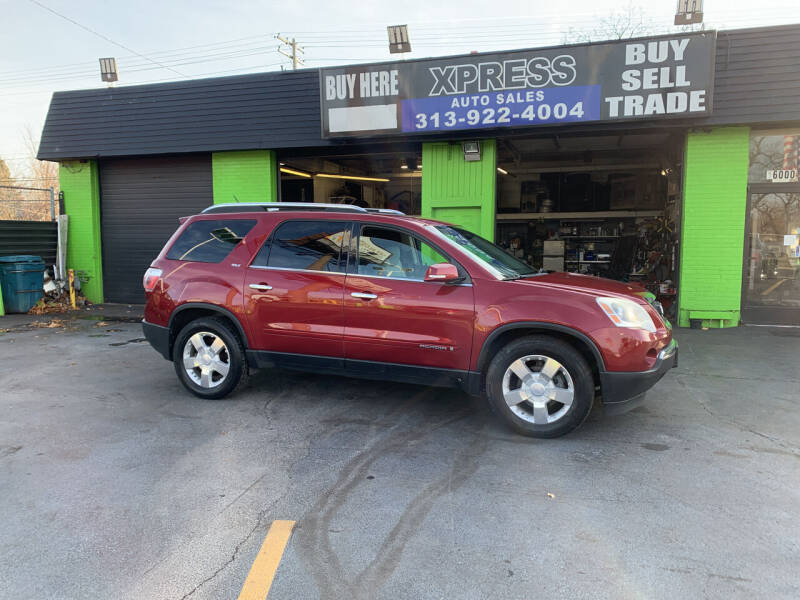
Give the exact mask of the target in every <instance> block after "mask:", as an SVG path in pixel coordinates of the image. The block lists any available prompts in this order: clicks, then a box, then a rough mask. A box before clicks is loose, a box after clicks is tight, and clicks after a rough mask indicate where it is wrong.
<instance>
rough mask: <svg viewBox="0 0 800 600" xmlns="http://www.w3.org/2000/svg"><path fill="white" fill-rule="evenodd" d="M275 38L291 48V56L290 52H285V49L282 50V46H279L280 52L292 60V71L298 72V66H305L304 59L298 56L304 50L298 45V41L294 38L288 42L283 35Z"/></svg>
mask: <svg viewBox="0 0 800 600" xmlns="http://www.w3.org/2000/svg"><path fill="white" fill-rule="evenodd" d="M275 37H276V38H277V39H278V41H280V42H282V43H284V44H286V45H287V46H289V48H291V54H289V53H288V52H284V50H283V48H281V47H280V46H278V52H280V53H281V54H283V55H284V56H285V57H286V58H290V59H292V70H296V69H297V65H300V66H305V63H304V62H303V59H302V58H300V56H298V54H297V53H298V52H300V53H301V54H302V53H303V52H304V50H303V49H302V48H301V47H299V46H298V45H297V40H296V39H294V38H292V39H291V40H287V39H286V38H285V37H283V36H282V35H281V34H278V35H276V36H275Z"/></svg>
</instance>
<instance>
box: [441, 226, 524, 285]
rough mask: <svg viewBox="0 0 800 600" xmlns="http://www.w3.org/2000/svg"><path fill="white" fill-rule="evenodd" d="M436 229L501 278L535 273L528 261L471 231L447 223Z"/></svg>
mask: <svg viewBox="0 0 800 600" xmlns="http://www.w3.org/2000/svg"><path fill="white" fill-rule="evenodd" d="M436 229H437V230H438V231H439V233H441V234H443V235H444V236H445V237H446V238H447V239H449V240H450V241H451V242H453V243H455V244H458V246H459V247H461V249H462V250H465V251H466V252H468V253H469V254H471V255H472V256H473V258H475V259H476V260H477V261H479V262H482V263H483V264H485V265H486V266H487V267H489V269H490V270H492V271H494V272H496V273H498V274H499V276H500V277H502V278H503V279H516V278H517V277H526V276H528V275H535V274H536V273H537V270H536V269H534V268H533V267H531V266H530V265H529V264H528V263H525V262H522V261H521V260H519V259H518V258H514V257H513V256H511V255H510V254H509V253H508V252H506V251H505V250H503V249H502V248H501V247H500V246H497V245H495V244H493V243H492V242H490V241H489V240H486V239H484V238H482V237H481V236H479V235H477V234H474V233H472V232H471V231H467V230H466V229H461V228H460V227H450V226H449V225H437V226H436Z"/></svg>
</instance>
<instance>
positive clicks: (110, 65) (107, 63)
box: [100, 58, 119, 83]
mask: <svg viewBox="0 0 800 600" xmlns="http://www.w3.org/2000/svg"><path fill="white" fill-rule="evenodd" d="M100 79H102V80H103V81H105V82H106V83H114V82H115V81H118V80H119V75H118V73H117V60H116V59H115V58H101V59H100Z"/></svg>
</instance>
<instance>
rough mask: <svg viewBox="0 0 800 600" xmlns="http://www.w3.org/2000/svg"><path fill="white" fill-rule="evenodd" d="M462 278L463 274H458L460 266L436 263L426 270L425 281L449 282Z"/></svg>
mask: <svg viewBox="0 0 800 600" xmlns="http://www.w3.org/2000/svg"><path fill="white" fill-rule="evenodd" d="M460 279H461V275H459V274H458V268H457V267H456V266H455V265H451V264H450V263H436V264H435V265H431V266H430V267H428V270H427V271H425V281H439V282H441V283H448V282H452V281H458V280H460Z"/></svg>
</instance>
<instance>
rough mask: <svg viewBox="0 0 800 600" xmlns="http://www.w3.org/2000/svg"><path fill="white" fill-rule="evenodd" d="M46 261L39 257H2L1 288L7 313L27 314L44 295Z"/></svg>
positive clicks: (0, 268) (0, 266)
mask: <svg viewBox="0 0 800 600" xmlns="http://www.w3.org/2000/svg"><path fill="white" fill-rule="evenodd" d="M43 285H44V261H43V260H42V259H41V257H39V256H29V255H21V256H0V288H2V292H3V304H4V306H5V311H6V312H7V313H26V312H28V311H29V310H30V309H32V308H33V307H34V305H35V304H36V303H37V302H38V301H39V299H40V298H41V297H42V296H43V295H44V292H43V291H42V286H43Z"/></svg>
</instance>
